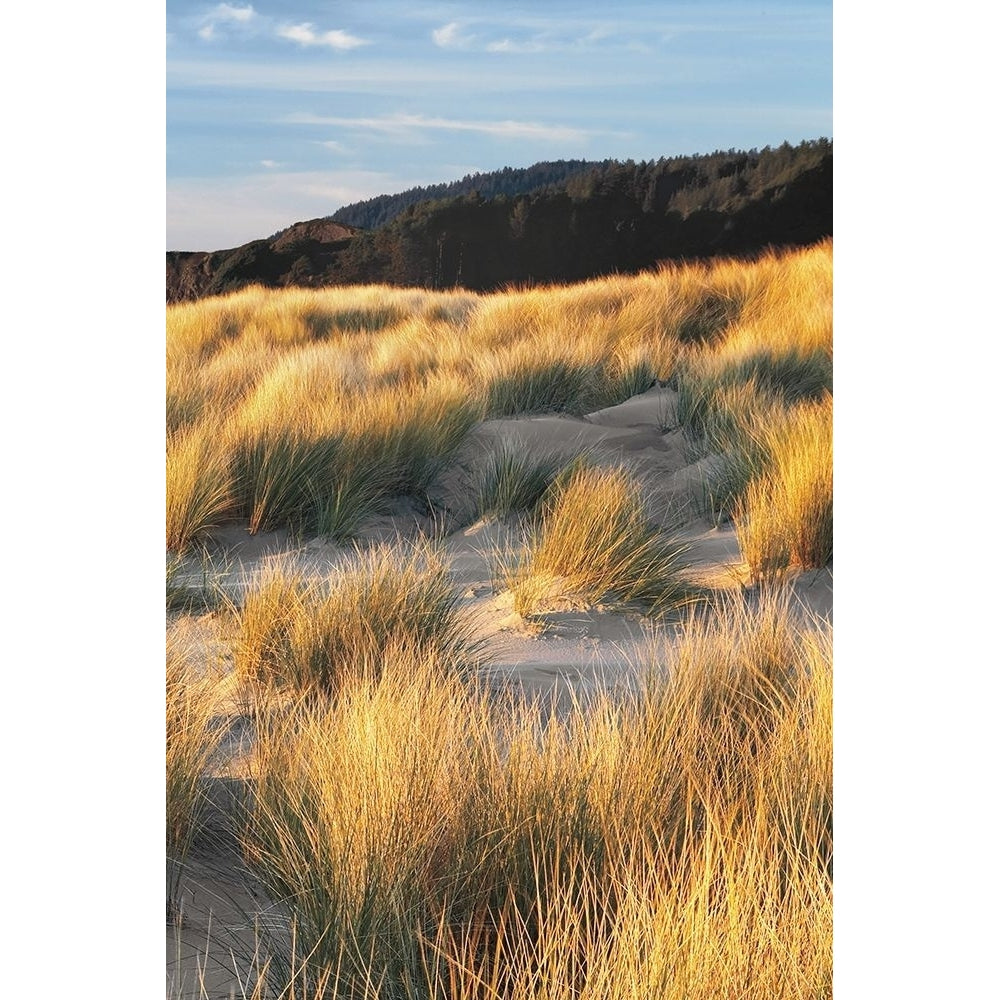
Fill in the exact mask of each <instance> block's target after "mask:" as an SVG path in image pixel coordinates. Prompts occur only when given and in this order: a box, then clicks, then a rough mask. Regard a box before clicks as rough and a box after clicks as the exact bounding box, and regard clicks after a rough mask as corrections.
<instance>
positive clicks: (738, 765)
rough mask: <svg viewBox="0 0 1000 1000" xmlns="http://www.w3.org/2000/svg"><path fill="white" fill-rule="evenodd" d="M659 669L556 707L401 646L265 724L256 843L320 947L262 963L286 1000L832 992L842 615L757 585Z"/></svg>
mask: <svg viewBox="0 0 1000 1000" xmlns="http://www.w3.org/2000/svg"><path fill="white" fill-rule="evenodd" d="M648 669H649V673H648V679H647V682H646V684H645V685H644V687H643V688H642V689H641V690H639V691H638V692H636V693H634V694H633V695H632V696H629V697H624V698H623V697H620V696H616V697H611V696H610V695H607V696H599V697H597V698H595V699H594V700H592V701H591V702H590V703H589V704H588V705H587V706H582V705H578V706H577V707H576V708H574V709H573V710H572V711H570V713H569V715H568V716H564V717H556V716H554V715H546V714H545V712H540V711H539V708H540V706H539V705H537V704H526V703H511V704H500V705H498V704H497V703H496V702H495V701H491V700H490V699H489V698H488V697H487V696H486V695H485V693H484V692H482V691H478V690H476V689H474V688H470V687H469V686H467V685H463V684H461V683H459V682H458V680H457V679H456V678H455V676H454V675H449V674H448V673H447V672H443V671H441V670H439V669H437V667H436V666H435V664H434V662H433V659H427V658H421V657H419V656H414V655H413V654H412V651H411V652H410V653H404V654H398V653H397V654H390V655H389V656H387V657H386V659H385V662H384V664H383V668H382V670H380V671H379V672H377V675H376V674H373V675H370V676H368V677H366V678H360V679H359V678H355V679H354V680H353V681H351V682H350V683H349V684H348V685H347V686H345V688H344V689H343V691H342V694H341V697H340V699H339V700H338V701H337V702H336V703H335V704H330V703H319V702H315V701H309V702H305V701H304V702H300V703H299V704H298V705H297V706H296V707H294V708H293V709H292V710H288V709H287V708H286V709H284V710H282V711H281V712H274V713H263V714H262V716H261V718H260V720H259V732H258V744H259V747H260V752H259V754H258V757H257V761H258V764H257V769H256V771H255V775H254V786H253V787H254V792H253V795H252V796H251V797H250V799H249V808H248V812H247V814H246V816H245V817H244V820H243V826H242V831H243V832H242V834H241V837H242V840H243V844H244V850H245V852H246V857H247V859H248V861H249V863H250V865H251V868H252V869H253V871H254V872H255V873H256V874H257V875H258V877H260V879H261V880H262V882H263V884H264V885H266V886H267V887H268V892H269V894H270V895H271V898H272V899H273V900H275V901H280V903H281V910H282V912H284V913H285V914H286V917H285V920H286V922H287V926H288V927H291V926H294V928H295V938H296V941H297V949H298V953H299V954H300V955H304V954H309V955H310V956H311V957H310V960H309V961H308V962H307V963H305V964H304V965H299V966H298V968H297V969H294V968H293V967H292V963H291V961H290V956H289V955H288V954H285V955H284V956H282V955H280V954H279V955H276V956H275V958H274V960H273V962H272V964H271V966H270V972H271V974H272V976H274V977H276V978H277V980H279V981H286V980H287V978H288V977H289V976H291V977H292V978H294V979H295V980H296V985H297V988H298V989H299V990H300V993H298V994H296V995H320V994H319V993H317V992H315V991H316V988H317V983H319V982H320V981H325V982H326V984H327V988H328V989H329V995H330V996H334V995H335V996H371V997H375V996H380V997H386V996H389V997H395V996H400V997H440V998H442V1000H444V998H449V1000H451V998H454V997H468V998H476V1000H479V998H484V1000H485V998H496V997H501V996H502V997H521V998H525V1000H528V998H532V1000H541V998H543V997H545V998H549V997H552V996H559V997H563V996H564V997H566V998H567V1000H569V998H570V997H579V996H585V997H594V998H595V1000H597V998H599V1000H606V998H619V997H620V998H623V1000H624V998H626V997H629V998H634V997H639V996H642V997H646V996H657V997H664V998H668V1000H669V998H678V1000H680V998H685V1000H686V998H689V997H705V998H708V997H719V996H736V995H739V996H745V997H748V998H761V1000H764V998H768V1000H772V998H777V1000H781V998H786V997H787V998H792V997H802V996H809V997H828V996H829V995H830V977H831V933H832V932H831V902H832V900H831V886H830V858H831V820H830V816H831V802H832V799H831V795H832V774H831V754H830V728H829V720H830V642H829V634H828V630H827V629H826V628H825V627H824V626H822V625H821V624H819V623H816V624H813V625H810V626H803V625H801V624H799V623H798V619H796V618H795V617H794V616H793V615H792V614H791V613H790V608H789V605H788V601H787V599H784V600H783V599H781V598H777V597H775V596H774V595H771V594H764V595H762V596H761V598H760V601H759V602H758V604H757V605H756V606H755V607H754V608H752V609H748V608H747V607H746V606H745V605H743V604H736V603H733V604H730V605H728V606H726V607H724V608H722V609H721V611H720V613H718V614H717V615H714V616H704V615H702V616H700V617H697V618H694V617H692V618H691V619H690V620H689V622H688V626H687V629H686V632H685V635H684V637H683V639H682V640H681V642H680V644H679V645H678V646H677V647H676V648H672V647H670V646H668V645H666V644H664V645H663V646H654V647H652V648H651V650H650V653H649V663H648ZM288 937H289V935H288V934H287V933H286V934H284V936H283V937H282V940H284V941H286V942H287V940H288ZM276 942H277V938H276V939H275V941H274V942H272V943H276ZM286 947H287V944H286ZM311 991H312V992H311Z"/></svg>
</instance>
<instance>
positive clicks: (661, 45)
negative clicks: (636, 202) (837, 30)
mask: <svg viewBox="0 0 1000 1000" xmlns="http://www.w3.org/2000/svg"><path fill="white" fill-rule="evenodd" d="M832 49H833V44H832V3H831V0H779V2H773V0H755V2H746V0H740V2H737V0H725V2H721V3H712V2H707V3H702V2H699V3H679V2H674V0H661V2H655V3H650V2H647V3H634V2H633V3H629V2H625V3H617V4H614V5H612V4H610V3H608V2H607V0H604V2H594V0H573V2H563V0H538V2H535V3H521V4H514V3H507V2H479V3H473V2H458V3H430V4H414V3H407V2H396V0H389V2H380V0H370V2H323V0H290V2H282V3H270V2H267V0H253V2H247V0H232V2H227V3H204V2H197V0H195V2H192V0H167V4H166V185H167V190H166V207H167V221H166V238H167V249H168V250H218V249H223V248H227V247H232V246H238V245H239V244H241V243H245V242H247V241H249V240H252V239H259V238H262V237H266V236H269V235H271V234H272V233H274V232H276V231H277V230H279V229H282V228H284V227H285V226H288V225H290V224H291V223H293V222H297V221H300V220H304V219H312V218H317V217H320V216H324V215H330V214H332V213H333V212H335V211H336V210H337V209H338V208H339V207H341V206H342V205H345V204H349V203H351V202H354V201H359V200H362V199H365V198H370V197H373V196H374V195H378V194H392V193H395V192H398V191H403V190H406V189H407V188H410V187H414V186H416V185H424V184H435V183H440V182H446V181H452V180H458V179H460V178H461V177H464V176H465V175H466V174H470V173H475V172H476V171H490V170H496V169H499V168H501V167H504V166H512V167H525V166H530V165H531V164H532V163H536V162H538V161H540V160H557V159H594V160H601V159H606V158H617V159H629V158H631V159H634V160H648V159H656V158H658V157H660V156H675V155H688V154H691V153H704V152H711V151H713V150H716V149H730V148H736V149H749V148H754V147H756V148H761V147H763V146H766V145H771V146H774V145H778V144H780V143H781V142H783V141H785V140H787V141H789V142H792V143H793V144H795V143H798V142H800V141H801V140H803V139H815V138H818V137H820V136H827V137H829V138H833V64H832Z"/></svg>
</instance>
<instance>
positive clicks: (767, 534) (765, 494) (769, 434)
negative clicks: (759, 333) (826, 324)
mask: <svg viewBox="0 0 1000 1000" xmlns="http://www.w3.org/2000/svg"><path fill="white" fill-rule="evenodd" d="M762 444H763V447H764V449H765V451H766V453H767V456H768V464H767V467H766V469H765V470H764V471H763V472H762V473H761V474H760V475H759V476H758V477H757V478H755V479H754V480H753V481H752V482H751V483H750V485H749V487H748V488H747V491H746V493H745V494H744V495H743V497H742V499H741V500H740V502H739V503H738V504H737V508H736V513H735V516H734V521H735V525H736V533H737V537H738V539H739V543H740V550H741V551H742V553H743V558H744V560H745V561H746V562H747V564H748V566H749V569H750V574H751V579H752V580H754V581H760V580H767V579H772V578H774V577H776V576H779V575H780V574H781V573H782V572H783V571H784V570H785V569H787V568H788V567H789V566H795V567H799V568H801V569H817V568H820V567H823V566H826V565H827V564H828V563H829V562H830V560H831V559H832V558H833V397H832V396H829V395H827V396H825V397H824V398H823V399H821V400H819V401H817V402H813V403H802V404H800V405H799V406H796V407H794V408H793V409H792V410H790V411H789V412H788V414H787V415H786V417H785V419H784V420H780V421H775V422H774V423H772V424H771V425H770V426H768V427H767V428H766V429H765V433H764V435H763V441H762Z"/></svg>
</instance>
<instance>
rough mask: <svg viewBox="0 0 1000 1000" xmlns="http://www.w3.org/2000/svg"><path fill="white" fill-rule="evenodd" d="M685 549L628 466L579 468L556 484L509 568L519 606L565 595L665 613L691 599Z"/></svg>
mask: <svg viewBox="0 0 1000 1000" xmlns="http://www.w3.org/2000/svg"><path fill="white" fill-rule="evenodd" d="M684 551H685V546H683V545H682V544H679V543H678V542H676V541H675V540H673V539H672V538H671V537H670V533H669V531H664V530H663V529H662V528H661V527H660V526H659V525H657V524H655V523H654V522H653V521H652V519H651V518H650V515H649V513H648V512H647V510H646V509H645V506H644V504H643V501H642V493H641V489H640V486H639V483H638V482H637V481H636V480H635V479H634V478H633V476H632V475H631V474H630V473H629V472H628V471H627V470H626V469H624V468H622V467H617V468H611V469H599V468H593V467H579V468H575V469H573V470H571V472H570V473H569V474H568V475H567V476H565V477H564V479H563V480H561V481H557V482H556V483H555V484H554V486H553V488H552V489H551V491H550V493H549V495H548V496H547V498H546V500H545V502H544V505H543V510H542V514H541V518H540V522H539V525H538V527H537V529H536V531H535V533H534V536H533V537H532V539H531V540H530V541H529V543H528V546H527V551H526V554H525V556H524V559H523V561H521V562H520V563H519V564H518V565H515V566H513V567H511V568H510V573H509V586H510V590H511V592H512V594H513V596H514V607H515V610H517V611H518V612H519V613H520V614H531V613H533V612H535V611H537V610H539V609H540V607H542V606H543V605H544V604H545V603H547V602H549V601H552V600H558V599H562V600H568V601H570V602H572V603H578V604H583V605H596V604H598V603H605V602H609V603H616V604H621V605H637V606H640V607H642V608H644V609H646V610H647V611H648V612H649V613H650V614H660V613H662V612H665V611H668V610H670V609H673V608H676V607H679V606H682V605H684V604H686V603H688V602H689V601H690V600H691V599H692V598H693V594H692V591H691V589H690V587H689V586H688V585H687V584H686V583H685V582H684V580H683V576H682V572H681V571H682V570H683V568H684V562H683V554H684Z"/></svg>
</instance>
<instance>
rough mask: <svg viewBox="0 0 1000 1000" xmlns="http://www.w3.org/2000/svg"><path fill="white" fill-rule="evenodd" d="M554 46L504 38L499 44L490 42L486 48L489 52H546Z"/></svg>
mask: <svg viewBox="0 0 1000 1000" xmlns="http://www.w3.org/2000/svg"><path fill="white" fill-rule="evenodd" d="M551 47H552V46H549V45H546V44H545V43H544V42H540V41H526V42H514V41H511V40H510V39H509V38H504V39H502V40H501V41H499V42H490V43H489V45H487V46H486V51H487V52H517V53H522V52H544V51H545V50H546V49H547V48H551Z"/></svg>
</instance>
